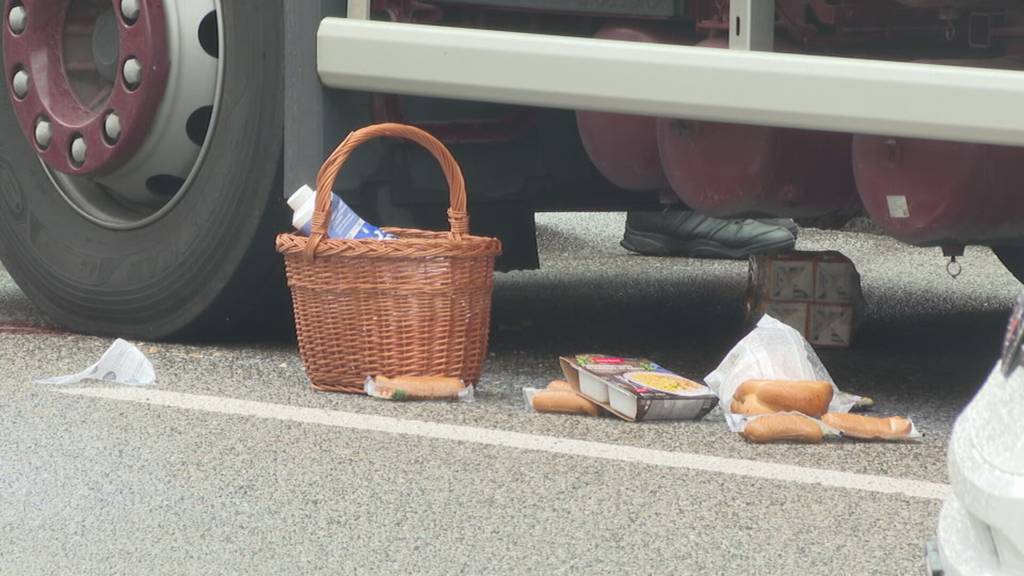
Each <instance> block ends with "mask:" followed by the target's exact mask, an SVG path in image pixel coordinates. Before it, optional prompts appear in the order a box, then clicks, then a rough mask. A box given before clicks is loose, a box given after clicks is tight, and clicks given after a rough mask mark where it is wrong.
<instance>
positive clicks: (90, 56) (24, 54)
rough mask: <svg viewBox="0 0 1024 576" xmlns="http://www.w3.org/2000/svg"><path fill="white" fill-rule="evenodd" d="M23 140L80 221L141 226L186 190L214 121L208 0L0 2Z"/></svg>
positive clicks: (213, 25) (214, 43) (213, 7)
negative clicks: (28, 144)
mask: <svg viewBox="0 0 1024 576" xmlns="http://www.w3.org/2000/svg"><path fill="white" fill-rule="evenodd" d="M0 2H2V3H3V8H4V11H3V24H2V27H0V28H2V32H0V38H2V40H3V52H2V54H3V70H4V73H5V74H7V82H6V84H7V86H8V94H9V97H10V99H11V102H12V107H13V109H14V112H15V115H16V117H17V119H18V123H19V125H20V127H21V129H22V132H23V134H24V137H25V138H26V139H27V141H28V142H29V143H30V145H31V146H32V147H33V149H34V150H35V152H36V154H37V155H38V157H39V159H40V161H41V162H42V164H43V167H44V169H45V170H46V172H47V174H48V175H49V177H50V180H51V181H52V183H53V185H54V187H55V188H56V190H57V191H59V193H60V194H61V196H62V197H63V198H64V199H65V200H66V201H67V202H68V203H69V204H71V205H72V206H73V207H74V208H75V209H76V210H77V211H78V212H79V213H81V214H82V215H83V216H84V217H86V218H88V219H90V220H92V221H93V222H95V223H97V224H99V225H102V226H105V227H109V228H114V229H130V228H136V227H140V226H145V225H147V224H149V223H151V222H152V221H153V220H154V219H157V218H160V217H161V216H162V215H164V214H165V213H166V212H167V211H169V210H170V209H171V208H172V207H173V206H174V205H175V204H176V203H177V202H178V201H180V199H181V197H182V196H183V195H184V194H185V193H186V192H187V191H188V189H189V185H190V184H191V181H192V180H193V179H194V176H195V173H196V172H197V170H198V168H199V166H200V165H201V164H202V160H203V157H204V156H205V152H206V147H207V142H208V136H209V134H211V133H212V131H213V128H214V124H215V121H216V118H217V108H218V106H217V103H218V101H219V93H220V84H221V80H222V76H223V59H222V58H221V57H220V46H221V45H222V43H223V26H222V24H221V22H220V19H219V17H218V15H219V14H220V1H219V0H0Z"/></svg>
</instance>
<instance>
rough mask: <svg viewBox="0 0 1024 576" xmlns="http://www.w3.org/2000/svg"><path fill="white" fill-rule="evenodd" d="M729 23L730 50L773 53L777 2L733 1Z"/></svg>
mask: <svg viewBox="0 0 1024 576" xmlns="http://www.w3.org/2000/svg"><path fill="white" fill-rule="evenodd" d="M349 1H350V2H351V1H352V0H349ZM729 22H730V32H729V49H730V50H760V51H762V52H771V50H772V47H774V46H775V2H765V0H732V1H731V2H729Z"/></svg>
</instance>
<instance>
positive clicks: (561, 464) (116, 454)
mask: <svg viewBox="0 0 1024 576" xmlns="http://www.w3.org/2000/svg"><path fill="white" fill-rule="evenodd" d="M622 224H623V217H622V215H617V214H605V215H574V214H570V215H558V216H555V215H545V216H541V217H539V225H540V235H541V244H542V260H543V264H544V269H543V270H542V271H539V272H524V273H515V274H511V275H502V276H499V278H498V281H497V287H496V292H495V308H494V323H495V332H494V335H493V338H492V346H491V352H490V355H489V359H488V365H487V369H486V373H485V377H484V380H483V382H482V384H481V385H480V387H479V393H478V395H477V401H476V402H475V403H472V404H459V405H449V404H394V403H386V402H380V401H374V400H370V399H366V398H359V397H351V396H340V395H330V394H324V393H316V392H312V391H310V389H309V387H308V383H307V381H306V379H305V376H304V374H303V371H302V365H301V362H300V360H299V358H298V355H297V353H296V351H295V346H294V344H293V343H290V342H286V343H271V344H267V343H258V342H252V343H223V344H201V345H199V344H153V343H139V346H140V348H141V349H142V350H143V351H144V352H145V353H146V354H147V355H148V357H149V358H150V359H151V360H152V362H153V364H154V366H155V368H156V372H157V383H156V384H155V385H154V386H152V387H147V388H145V389H139V388H130V387H118V386H109V385H105V384H103V383H97V382H87V383H83V384H79V385H76V386H73V387H70V388H69V387H54V386H44V385H40V384H33V380H35V379H38V378H41V377H46V376H52V375H58V374H66V373H71V372H76V371H78V370H80V369H82V368H84V367H86V366H88V365H89V364H91V363H92V362H93V361H94V360H95V359H96V358H98V357H99V356H100V355H101V354H102V353H103V351H104V350H105V349H106V348H107V347H108V346H109V345H110V341H109V340H107V339H100V338H93V337H87V336H78V335H69V334H64V333H61V332H60V331H59V330H50V329H49V324H48V323H47V321H46V320H45V319H44V318H41V317H40V316H39V314H38V313H37V312H36V311H34V310H33V308H32V306H31V304H30V303H29V302H28V300H27V299H26V298H25V297H24V296H23V295H22V294H21V293H20V292H19V291H18V289H17V287H16V286H15V285H14V284H13V283H12V282H11V281H10V279H9V278H8V277H6V275H3V274H0V357H2V358H3V365H4V368H5V369H4V370H2V371H0V574H3V575H19V576H21V575H25V576H29V575H36V574H61V575H63V574H76V575H87V574H278V575H284V574H321V573H322V574H568V573H586V574H622V573H630V574H759V575H760V574H893V575H906V574H919V573H922V572H923V569H924V562H923V559H922V558H923V544H924V542H925V540H926V539H927V538H929V537H930V535H931V534H932V533H933V531H934V527H935V522H936V517H937V513H938V510H939V507H940V505H941V498H942V497H943V495H944V494H945V493H947V491H948V486H947V485H946V482H947V476H946V468H945V451H946V446H947V442H946V440H947V437H948V434H949V432H950V428H951V426H952V424H953V421H954V419H955V417H956V414H957V413H958V412H959V411H960V410H961V409H962V407H963V406H964V405H965V403H966V402H967V401H969V399H970V398H971V396H972V394H973V393H974V392H975V390H976V389H977V388H978V386H979V385H980V383H981V382H982V381H983V380H984V378H985V375H986V373H987V371H988V370H989V369H990V367H991V366H992V364H993V363H994V361H995V359H996V357H997V356H998V352H999V343H1000V339H1001V336H1002V331H1003V326H1004V323H1005V319H1006V317H1007V314H1008V312H1009V307H1010V305H1011V303H1012V300H1013V298H1014V297H1015V296H1016V294H1017V291H1018V290H1019V289H1020V288H1019V285H1018V283H1017V282H1016V281H1015V280H1014V279H1013V278H1012V277H1011V276H1010V275H1009V274H1008V273H1006V272H1005V271H1004V270H1003V269H1002V268H1001V267H1000V265H999V264H998V262H997V261H996V260H995V258H993V257H992V256H991V255H990V254H989V253H988V252H987V251H986V250H983V249H970V250H968V252H967V255H966V256H965V257H964V258H963V259H962V260H961V262H962V264H963V267H964V273H963V275H962V276H961V277H960V278H959V279H957V280H953V279H951V278H950V277H949V276H948V275H947V274H946V272H945V261H944V260H943V259H942V258H941V256H940V254H939V253H938V251H937V250H917V249H911V248H908V247H905V246H902V245H900V244H898V243H896V242H894V241H892V240H889V239H886V238H884V237H879V236H872V235H866V234H853V233H832V232H820V231H809V230H808V231H804V233H803V234H802V237H801V240H800V248H802V249H825V248H832V249H838V250H841V251H843V252H844V253H846V254H847V255H848V256H850V257H851V258H853V259H854V261H855V262H856V263H857V265H858V267H859V269H860V271H861V274H862V275H863V282H864V291H865V295H866V297H867V300H868V306H867V309H866V311H865V318H864V323H863V326H862V327H861V330H860V333H859V338H858V340H857V342H856V346H855V348H854V349H851V350H846V351H830V352H823V353H822V354H821V356H822V359H823V361H824V362H825V364H826V365H827V367H828V368H829V370H830V371H831V373H832V375H833V377H834V378H835V379H836V381H837V382H838V383H839V385H840V387H842V388H843V389H845V390H848V391H850V392H855V393H859V394H865V395H868V396H871V397H872V398H874V399H875V400H876V402H877V407H876V412H878V413H885V414H906V415H909V416H911V417H912V418H913V419H914V421H915V422H916V424H917V426H918V428H919V429H920V430H921V431H923V432H924V434H925V436H924V439H923V440H922V441H921V442H920V443H914V444H898V445H893V444H873V443H852V442H851V443H834V442H833V443H826V444H823V445H816V446H802V445H773V446H755V445H751V444H748V443H746V442H745V441H743V440H742V439H741V438H739V437H737V436H736V435H734V434H731V433H730V432H728V430H727V429H726V426H725V424H724V422H723V421H722V420H721V419H720V417H716V416H714V415H712V416H709V417H708V418H707V419H705V420H704V421H701V422H694V423H641V424H630V423H626V422H620V421H618V420H615V419H611V418H600V419H591V418H582V417H565V416H549V415H535V414H530V413H528V412H527V411H526V410H524V406H523V401H522V395H521V389H522V388H523V387H524V386H543V385H544V384H545V383H546V382H547V381H548V380H550V379H552V378H554V377H556V376H557V375H558V369H557V362H556V358H557V356H558V355H560V354H573V353H579V352H602V353H609V354H623V355H644V356H649V357H651V358H653V359H655V360H658V361H661V362H662V363H663V364H665V365H666V366H668V367H670V368H673V369H676V370H678V371H679V372H681V373H683V374H686V375H691V376H694V377H702V376H704V375H706V374H707V373H708V372H709V371H711V370H712V369H713V368H714V367H715V365H716V364H717V363H718V362H719V360H720V359H721V358H722V357H723V356H724V355H725V353H726V352H727V351H728V350H729V348H730V347H731V346H732V345H733V344H734V343H735V342H736V341H737V340H738V339H739V338H740V337H741V336H742V329H743V295H744V290H745V288H746V264H745V263H743V262H715V261H696V260H687V259H657V258H644V257H638V256H633V255H629V254H627V253H626V252H625V251H624V250H622V249H621V248H619V246H618V239H619V237H620V235H621V230H622Z"/></svg>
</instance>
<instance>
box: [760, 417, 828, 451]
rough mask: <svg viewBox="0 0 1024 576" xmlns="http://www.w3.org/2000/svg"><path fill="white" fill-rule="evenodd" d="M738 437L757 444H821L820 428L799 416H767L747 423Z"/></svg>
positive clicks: (806, 418) (812, 421) (815, 423)
mask: <svg viewBox="0 0 1024 576" xmlns="http://www.w3.org/2000/svg"><path fill="white" fill-rule="evenodd" d="M740 435H741V436H743V437H744V438H746V439H747V440H750V441H751V442H756V443H758V444H764V443H766V442H780V441H782V442H804V443H807V444H817V443H819V442H821V438H822V432H821V426H819V425H818V423H817V422H815V421H814V420H811V419H810V418H808V417H806V416H802V415H800V414H769V415H767V416H760V417H758V418H755V419H753V420H751V421H750V422H747V426H746V427H745V428H744V429H743V431H742V432H740Z"/></svg>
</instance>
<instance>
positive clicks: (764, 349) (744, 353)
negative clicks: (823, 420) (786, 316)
mask: <svg viewBox="0 0 1024 576" xmlns="http://www.w3.org/2000/svg"><path fill="white" fill-rule="evenodd" d="M760 379H764V380H821V381H824V382H828V383H829V384H831V385H832V392H833V395H832V402H831V403H830V404H829V412H849V411H850V409H851V408H853V407H854V405H856V404H857V402H858V401H859V400H860V399H861V397H860V396H855V395H853V394H848V393H846V392H843V391H842V390H840V389H839V388H838V387H837V386H836V383H835V382H834V381H833V380H832V376H830V375H829V373H828V370H827V369H826V368H825V365H824V364H822V363H821V360H820V359H819V358H818V355H817V354H816V353H815V352H814V348H812V347H811V345H810V343H809V342H807V340H806V339H805V338H804V337H803V335H802V334H800V333H799V332H797V331H796V330H794V329H793V328H791V327H789V326H788V325H787V324H785V323H783V322H780V321H779V320H776V319H775V318H773V317H772V316H770V315H768V314H765V315H764V316H763V317H762V318H761V320H760V321H759V322H758V323H757V327H756V328H754V330H753V331H752V332H751V333H750V334H747V336H746V337H745V338H743V339H742V340H740V341H739V343H738V344H736V346H734V347H733V349H732V350H730V351H729V354H728V355H726V357H725V360H722V363H721V364H719V365H718V368H715V371H714V372H712V373H711V374H708V375H707V377H706V378H704V382H705V383H706V384H707V385H708V386H709V387H710V388H711V389H712V390H714V391H715V394H717V395H718V398H719V401H718V402H719V407H720V408H721V409H722V414H724V415H725V421H726V423H727V424H729V429H730V430H732V431H733V432H739V431H741V430H743V428H744V426H746V423H747V420H748V419H749V418H748V417H746V416H743V415H741V414H733V413H732V409H731V406H732V397H733V394H735V393H736V389H737V388H739V387H740V385H741V384H743V383H744V382H746V381H747V380H760Z"/></svg>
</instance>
